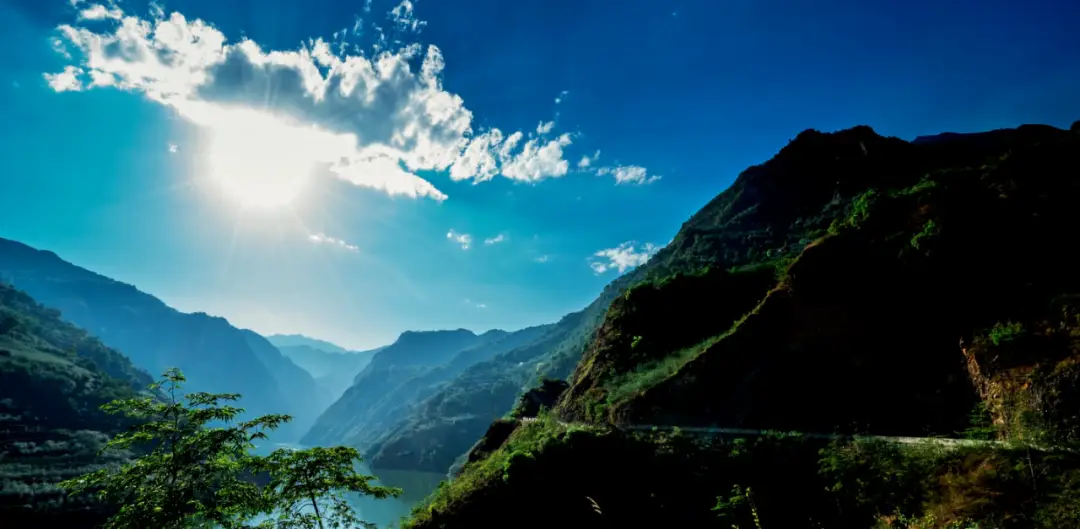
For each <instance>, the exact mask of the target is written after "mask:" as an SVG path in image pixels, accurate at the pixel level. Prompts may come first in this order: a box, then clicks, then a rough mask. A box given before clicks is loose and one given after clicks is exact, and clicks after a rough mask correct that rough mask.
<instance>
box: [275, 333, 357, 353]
mask: <svg viewBox="0 0 1080 529" xmlns="http://www.w3.org/2000/svg"><path fill="white" fill-rule="evenodd" d="M266 339H267V340H268V341H269V342H270V343H272V344H274V345H275V346H277V347H278V348H281V347H298V346H305V347H310V348H312V349H318V350H320V351H326V352H328V353H351V352H353V351H349V350H348V349H345V348H344V347H342V346H340V345H337V344H334V343H330V342H328V341H326V340H320V339H318V338H312V337H310V336H304V335H303V334H271V335H269V336H267V337H266Z"/></svg>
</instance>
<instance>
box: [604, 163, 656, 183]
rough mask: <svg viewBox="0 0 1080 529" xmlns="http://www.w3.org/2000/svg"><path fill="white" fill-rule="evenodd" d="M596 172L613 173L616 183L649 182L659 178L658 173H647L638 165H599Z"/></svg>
mask: <svg viewBox="0 0 1080 529" xmlns="http://www.w3.org/2000/svg"><path fill="white" fill-rule="evenodd" d="M596 174H598V175H601V176H603V175H607V174H610V175H614V176H615V183H616V184H651V183H653V182H655V181H657V180H659V179H660V178H661V177H660V176H658V175H649V174H648V171H647V170H646V169H645V168H644V167H641V166H640V165H618V166H615V167H601V168H599V169H597V170H596Z"/></svg>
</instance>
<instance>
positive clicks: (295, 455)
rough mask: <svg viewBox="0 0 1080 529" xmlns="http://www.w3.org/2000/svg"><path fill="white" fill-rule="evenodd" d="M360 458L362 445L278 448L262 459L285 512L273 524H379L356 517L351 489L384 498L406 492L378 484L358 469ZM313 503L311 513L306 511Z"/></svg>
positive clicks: (306, 528) (308, 527)
mask: <svg viewBox="0 0 1080 529" xmlns="http://www.w3.org/2000/svg"><path fill="white" fill-rule="evenodd" d="M359 460H360V454H359V453H358V452H357V451H356V449H354V448H349V447H345V446H337V447H333V448H322V447H316V448H311V449H307V450H288V449H279V450H275V451H274V452H273V453H272V454H270V456H269V457H266V458H265V459H263V460H262V463H263V464H264V465H265V467H264V468H265V469H266V471H267V472H268V473H269V475H270V483H269V488H270V489H271V490H273V491H274V496H275V499H274V504H275V505H276V506H277V508H278V510H279V511H280V513H281V514H280V515H279V516H278V518H277V520H276V521H272V522H271V523H270V525H269V526H268V527H277V528H281V529H285V528H290V529H291V528H294V527H295V528H302V529H315V528H318V529H327V528H328V527H329V528H334V529H341V528H350V527H356V526H363V527H368V528H371V529H374V528H375V525H374V524H371V523H368V522H364V521H361V520H359V519H358V518H357V517H356V515H355V514H354V512H353V510H352V507H351V506H350V505H349V502H348V501H347V500H346V498H345V493H346V492H347V491H351V492H358V493H360V494H362V495H366V496H373V497H375V498H379V499H382V498H386V497H389V496H396V495H398V494H401V490H400V489H392V488H387V487H379V486H375V485H372V484H371V481H372V480H374V479H375V477H374V476H364V475H361V474H358V473H357V472H356V471H355V470H354V469H353V462H354V461H359ZM307 507H310V508H311V512H303V509H305V508H307Z"/></svg>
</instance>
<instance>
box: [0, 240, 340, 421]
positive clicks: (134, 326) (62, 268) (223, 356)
mask: <svg viewBox="0 0 1080 529" xmlns="http://www.w3.org/2000/svg"><path fill="white" fill-rule="evenodd" d="M0 278H2V279H4V280H6V281H9V282H10V283H12V284H13V285H15V286H16V287H17V288H19V289H21V290H24V291H25V292H27V293H28V294H30V295H31V296H33V297H34V298H35V299H37V300H38V301H39V302H41V303H42V304H44V305H46V306H49V307H54V308H56V309H59V310H60V312H61V313H62V315H63V318H64V319H65V320H67V321H70V322H72V323H74V324H76V325H78V326H80V327H83V328H84V329H87V330H88V331H89V332H91V333H93V334H94V335H96V336H98V337H99V338H100V339H101V340H102V341H103V342H105V343H106V344H108V345H109V346H110V347H113V348H115V349H118V350H120V351H121V352H122V353H123V354H125V355H126V356H127V357H128V358H130V359H131V360H132V361H133V362H134V363H135V364H136V365H138V366H140V367H141V368H143V369H145V370H147V371H148V372H151V373H156V374H160V373H161V372H163V371H164V370H165V369H167V368H169V367H179V368H181V370H183V371H184V373H185V375H187V376H188V378H189V379H190V380H191V382H190V386H189V388H188V389H189V390H192V391H210V392H216V393H240V394H242V395H243V397H244V400H243V401H242V406H243V407H245V409H246V410H247V411H248V413H249V414H253V415H261V414H266V413H289V414H291V415H293V416H294V417H295V418H296V421H295V423H294V424H289V425H286V426H285V427H283V428H282V429H281V430H280V435H281V438H282V439H287V438H293V439H295V438H296V437H297V436H299V435H301V434H302V433H303V431H304V430H305V429H306V428H305V425H306V424H310V423H311V421H312V420H313V416H314V415H315V414H316V413H317V412H318V409H317V408H316V406H317V404H318V402H319V401H318V398H315V399H313V396H315V394H313V393H311V391H312V388H315V387H317V386H315V383H314V380H312V379H311V377H310V375H308V374H307V373H306V372H305V371H303V370H301V369H299V368H295V366H293V367H292V368H290V367H289V364H291V361H289V360H288V359H287V358H284V357H282V356H281V354H280V352H278V351H277V349H276V348H274V347H273V346H272V345H271V344H270V343H269V342H267V341H266V340H265V339H264V338H262V337H261V336H259V335H257V334H255V333H251V332H250V331H248V332H244V331H242V330H240V329H237V328H236V327H233V326H232V325H230V324H229V322H228V321H227V320H225V319H224V318H220V317H214V316H209V315H207V314H205V313H201V312H196V313H190V314H189V313H183V312H179V311H177V310H175V309H173V308H171V307H169V306H167V305H166V304H165V303H164V302H162V301H161V300H159V299H157V298H156V297H154V296H152V295H150V294H147V293H144V292H142V291H140V290H138V289H136V288H135V287H134V286H131V285H127V284H124V283H120V282H118V281H115V280H112V279H110V278H107V277H105V276H102V275H100V274H97V273H94V272H91V271H89V270H86V269H83V268H80V267H78V266H76V265H74V264H71V263H68V262H66V261H64V260H62V259H61V258H60V257H58V256H57V255H56V254H54V253H52V252H48V251H42V250H36V249H34V248H31V247H29V246H27V245H25V244H22V243H19V242H16V241H10V240H7V239H0ZM256 349H257V350H258V352H256ZM260 357H261V358H260ZM264 360H265V362H264ZM291 377H297V378H296V380H292V381H291V382H288V383H287V382H286V381H287V380H291Z"/></svg>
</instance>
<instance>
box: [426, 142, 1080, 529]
mask: <svg viewBox="0 0 1080 529" xmlns="http://www.w3.org/2000/svg"><path fill="white" fill-rule="evenodd" d="M1075 129H1077V127H1074V131H1073V132H1069V131H1063V130H1059V129H1056V128H1053V127H1047V126H1031V125H1026V126H1022V127H1019V128H1016V129H1003V130H997V131H990V132H988V133H979V134H956V135H954V134H946V135H939V136H935V137H930V138H923V139H921V140H920V141H918V142H906V141H903V140H900V139H897V138H887V137H882V136H880V135H878V134H876V133H875V132H874V131H873V130H871V129H870V128H869V127H855V128H853V129H848V130H843V131H839V132H835V133H821V132H818V131H813V130H810V131H805V132H803V133H801V134H799V135H798V136H797V137H796V138H795V139H794V140H792V141H791V142H790V143H789V144H788V145H787V146H785V147H784V148H783V149H781V150H780V152H779V153H777V155H776V156H774V157H773V158H772V159H771V160H769V161H768V162H766V163H764V164H761V165H757V166H754V167H751V168H748V169H747V170H745V171H744V172H743V173H741V174H740V175H739V177H738V178H737V179H736V180H735V182H734V183H733V184H732V185H731V186H730V187H729V188H728V189H727V190H725V191H724V192H723V193H721V194H720V195H718V196H717V197H715V198H714V199H713V200H712V201H710V202H709V203H708V204H706V205H705V207H703V208H702V209H701V210H700V211H699V212H698V213H696V214H695V215H694V216H692V217H691V218H690V219H689V220H688V221H687V222H686V223H685V224H684V225H683V226H682V228H681V229H680V231H679V232H678V234H676V236H675V238H674V239H673V241H672V242H671V243H670V244H669V245H668V246H667V247H665V248H664V249H663V250H661V251H660V252H658V253H657V255H656V256H654V257H653V258H652V259H651V260H650V261H649V262H648V263H647V264H645V265H644V266H642V267H639V268H638V269H636V270H635V271H634V272H632V273H631V274H629V276H630V280H629V285H627V286H628V287H629V288H619V294H618V295H617V296H614V297H612V298H611V301H610V302H608V303H604V297H603V296H602V297H601V299H600V300H598V302H601V303H600V304H601V305H606V307H604V309H603V312H604V314H603V316H602V318H601V320H600V322H599V326H598V327H597V328H596V329H595V331H594V332H592V333H590V334H591V338H590V339H588V340H587V345H586V347H585V348H584V354H583V355H582V357H581V359H580V362H579V363H578V364H577V366H576V368H574V370H573V373H572V375H571V376H570V379H569V384H568V386H565V387H566V389H565V390H562V388H563V387H564V386H561V385H559V384H546V385H545V386H544V388H545V389H550V390H551V391H548V393H551V392H552V391H554V392H556V393H558V392H559V391H560V390H561V393H559V396H558V400H557V401H556V404H555V406H554V408H553V409H552V410H551V411H550V412H544V413H535V410H532V411H529V412H526V411H521V412H520V413H519V415H522V416H524V417H530V416H531V417H535V420H532V421H519V420H517V419H515V418H511V419H503V420H500V421H496V422H495V423H493V424H492V425H491V427H490V428H489V429H488V430H487V433H486V434H484V436H483V437H482V438H481V439H480V441H479V442H477V443H476V445H475V447H474V449H473V450H472V451H471V453H470V454H469V455H468V456H467V458H465V460H466V461H467V462H466V463H465V465H464V467H463V468H462V469H461V470H460V473H459V475H458V476H457V477H456V478H455V479H454V480H453V481H452V482H451V483H450V484H449V485H448V486H444V487H441V488H440V489H439V490H438V491H436V493H435V494H434V495H433V496H432V497H431V498H429V499H428V500H427V504H426V505H423V506H420V507H418V508H417V509H416V510H415V511H414V517H413V519H412V520H410V521H409V522H408V523H407V524H406V527H413V528H427V527H444V528H455V527H469V528H483V527H503V526H506V525H508V524H509V523H512V524H513V525H514V526H515V527H521V528H532V527H536V528H540V527H552V526H557V525H558V526H561V525H566V526H583V527H585V526H588V527H659V526H685V527H731V526H739V527H754V526H756V527H792V528H803V527H805V528H811V527H851V528H866V529H870V528H872V527H886V526H890V527H891V526H901V527H1039V528H1047V529H1049V528H1055V527H1074V526H1077V525H1078V523H1080V510H1078V509H1077V508H1076V505H1080V455H1078V454H1080V450H1078V448H1080V420H1078V417H1080V393H1078V391H1077V388H1078V387H1080V276H1077V275H1076V273H1075V270H1074V267H1073V266H1072V263H1073V259H1071V258H1070V257H1071V256H1072V255H1073V254H1074V253H1075V252H1074V248H1075V247H1076V246H1077V245H1078V243H1080V238H1078V237H1080V236H1078V232H1077V230H1076V227H1077V226H1080V210H1078V209H1077V208H1076V207H1075V204H1076V203H1077V201H1080V134H1077V132H1080V131H1077V130H1075ZM622 284H624V285H625V284H626V282H623V283H622ZM480 367H481V366H474V368H473V369H479V368H480ZM551 398H552V397H551V395H547V396H545V397H544V399H538V401H539V400H544V401H546V402H550V400H551ZM526 400H527V399H526ZM522 410H524V408H522ZM691 427H700V428H717V427H719V428H738V429H740V430H738V431H739V432H742V433H733V432H730V431H728V432H727V433H722V432H720V431H717V430H708V431H710V432H711V433H709V434H708V435H707V436H706V437H696V436H700V435H701V434H686V433H684V431H681V430H680V429H685V428H691ZM770 431H771V432H773V433H769V432H770ZM779 431H797V432H808V433H811V434H814V435H812V436H811V435H800V434H779V433H776V432H779ZM754 432H760V433H754ZM853 434H858V435H862V436H870V437H869V438H868V437H852V435H853ZM829 435H832V436H833V437H832V438H829V437H828V436H829ZM893 436H915V437H926V438H936V437H942V436H944V437H964V438H965V439H967V440H966V441H961V442H944V441H934V440H932V439H930V440H926V441H924V442H922V443H917V444H912V443H904V442H897V441H896V440H895V439H896V438H895V437H893ZM990 440H999V441H1007V442H1005V443H993V442H990ZM538 498H543V508H539V509H538V508H536V505H537V501H538ZM493 512H506V513H513V512H529V513H530V514H529V516H527V517H515V518H513V520H512V522H511V521H510V520H508V519H506V518H503V517H499V516H493V515H492V513H493Z"/></svg>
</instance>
